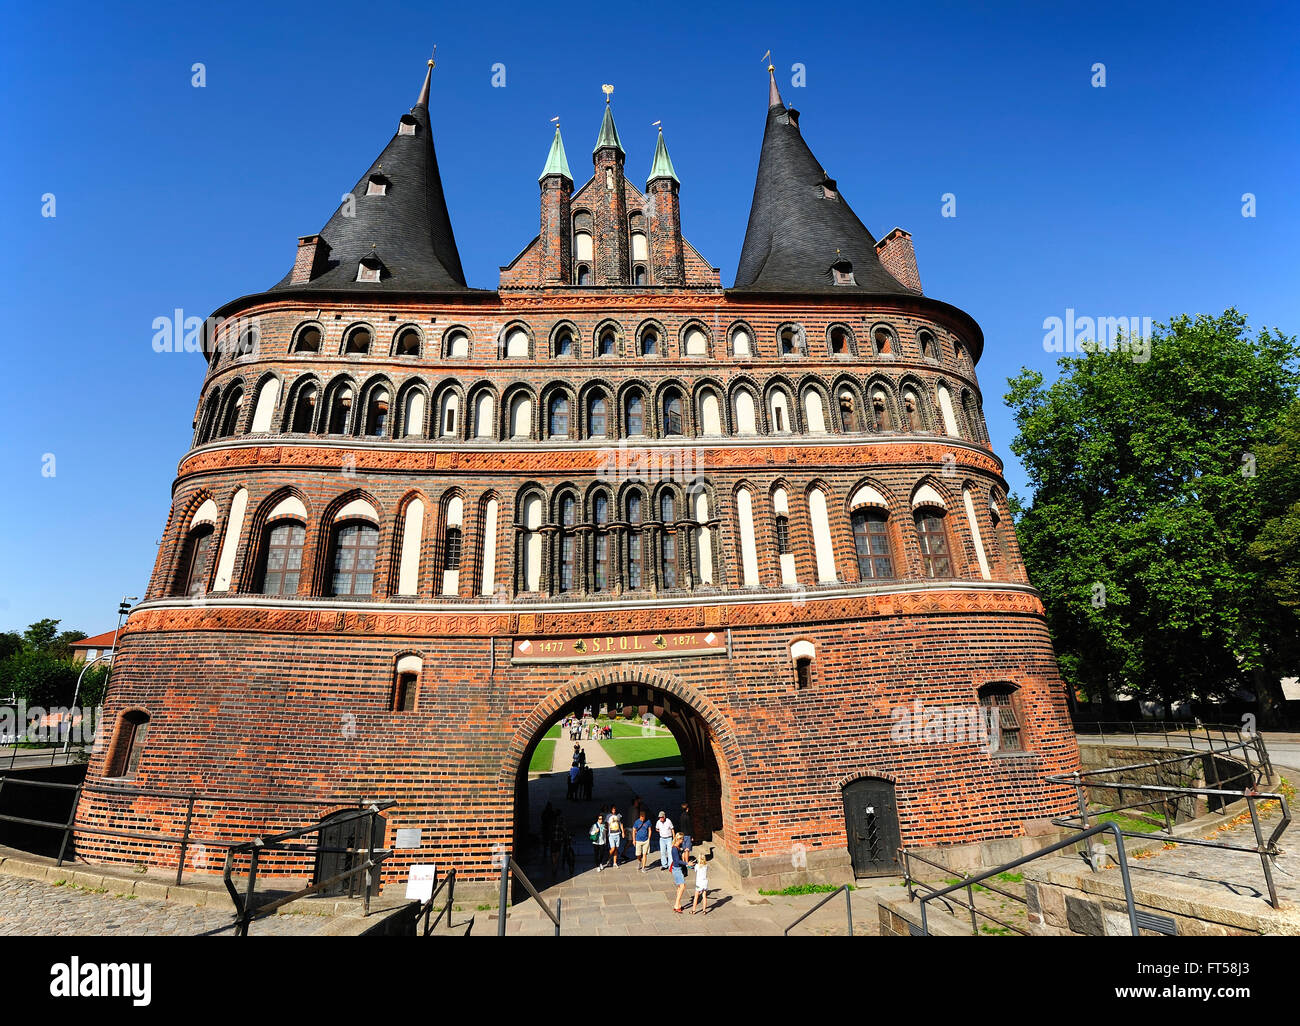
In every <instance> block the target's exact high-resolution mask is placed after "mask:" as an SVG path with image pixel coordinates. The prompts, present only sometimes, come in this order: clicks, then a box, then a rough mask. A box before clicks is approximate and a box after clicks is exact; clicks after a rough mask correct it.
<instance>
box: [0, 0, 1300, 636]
mask: <svg viewBox="0 0 1300 1026" xmlns="http://www.w3.org/2000/svg"><path fill="white" fill-rule="evenodd" d="M189 8H190V5H165V6H164V5H142V4H119V5H104V4H98V3H96V4H90V3H72V4H60V3H54V4H47V5H40V6H37V5H25V6H21V7H20V6H18V5H11V7H10V10H9V11H8V12H7V14H6V31H5V33H4V38H3V39H2V40H0V57H2V58H3V59H2V60H0V81H2V82H3V87H4V93H3V95H4V96H5V97H6V98H7V102H6V103H5V104H4V105H3V108H0V125H2V126H3V128H2V137H3V139H4V140H5V143H6V146H5V152H6V155H7V158H8V159H6V160H5V161H3V163H0V195H3V196H4V197H5V199H4V203H5V216H4V219H3V222H0V223H2V224H3V246H2V247H0V263H2V264H3V268H2V270H3V274H2V275H0V280H2V281H3V288H4V295H3V299H4V309H5V310H6V312H7V313H8V324H7V338H8V342H7V344H6V346H5V350H4V351H5V358H6V363H5V369H6V372H7V373H6V375H5V386H6V387H5V388H4V396H5V398H6V411H5V412H6V416H5V417H4V418H3V426H2V427H0V432H3V436H4V441H3V446H2V447H0V483H2V484H3V488H0V629H7V628H20V627H22V626H24V625H26V624H27V623H29V622H31V621H33V620H35V619H37V618H39V617H43V616H52V617H56V618H60V619H62V620H63V621H64V626H65V627H77V628H80V629H82V630H85V631H87V632H88V633H92V634H93V633H97V632H98V631H101V630H105V629H110V628H111V627H112V626H113V624H114V612H115V609H116V603H117V600H118V598H119V597H120V596H121V595H123V594H130V595H141V594H143V591H144V588H145V585H146V582H147V580H148V576H149V573H150V572H151V569H152V566H153V562H154V557H155V552H156V543H157V540H158V538H159V536H160V534H161V531H162V529H163V525H164V521H165V517H166V513H167V509H168V504H169V496H170V488H171V483H172V480H173V477H174V475H175V471H176V465H177V461H178V460H179V458H180V457H181V456H182V455H183V453H184V451H185V449H186V447H187V446H188V444H189V440H190V437H191V432H190V427H189V425H190V421H191V417H192V416H193V412H194V406H195V403H196V401H197V397H198V388H199V384H200V382H201V379H202V375H203V365H202V362H201V360H200V358H199V357H197V356H193V355H176V354H158V353H156V352H154V350H153V348H152V346H151V344H150V343H151V338H152V335H153V329H152V327H151V325H152V322H153V320H154V318H155V317H159V316H170V314H171V312H172V311H173V310H174V309H176V308H181V309H183V310H184V311H185V312H186V314H187V315H197V316H200V317H203V316H207V314H209V313H210V312H211V311H212V310H214V309H215V308H217V307H218V306H220V305H221V304H222V303H224V302H226V301H227V300H230V299H233V298H235V297H237V296H240V295H244V294H246V293H251V292H257V291H260V290H262V289H264V288H266V287H268V286H270V285H271V284H273V283H274V282H275V281H277V280H278V279H279V278H280V277H281V276H282V275H283V274H284V273H285V272H286V270H287V269H288V268H289V267H290V265H291V263H292V260H293V253H294V247H295V243H296V238H297V236H299V235H303V234H308V233H311V232H315V231H318V230H319V229H320V227H321V226H322V225H323V224H324V223H325V221H326V220H327V219H328V217H329V215H330V213H331V212H332V210H333V209H334V207H335V206H336V205H337V203H338V200H339V196H340V195H341V193H342V192H343V191H345V190H346V189H347V188H349V187H350V186H351V185H352V184H353V183H354V182H355V181H356V179H357V178H358V177H359V176H360V174H361V173H362V172H363V171H364V170H365V169H366V167H368V166H369V163H370V161H371V160H373V159H374V157H375V155H376V154H378V152H379V151H380V150H381V149H382V147H383V146H384V144H385V143H386V142H387V140H388V138H389V137H390V135H391V133H392V131H393V126H394V125H395V123H396V119H397V117H398V115H400V114H401V113H403V112H404V111H405V110H406V109H407V108H409V107H410V105H411V104H412V103H413V102H414V100H415V96H416V93H417V91H418V89H419V85H420V81H421V79H422V77H423V73H424V61H425V59H426V57H427V56H428V53H429V50H430V48H431V46H432V44H433V43H435V42H436V43H437V44H438V68H437V71H436V72H435V81H434V93H433V103H432V104H431V106H432V108H433V121H434V132H435V138H436V141H437V146H438V154H439V159H440V162H441V166H442V174H443V180H444V183H445V186H446V190H447V196H448V201H449V205H450V208H451V212H452V219H453V222H454V226H455V230H456V237H457V241H458V243H459V246H460V252H461V258H462V260H463V262H464V266H465V272H466V274H467V276H468V278H469V280H470V284H472V285H475V286H479V287H483V288H492V287H494V286H495V285H496V281H497V268H498V267H499V266H500V265H501V264H504V263H506V262H507V261H508V260H509V259H510V258H511V257H513V256H514V255H515V254H516V253H517V252H518V250H519V249H520V248H521V247H522V246H523V244H524V243H526V242H527V241H528V240H529V239H530V238H532V236H533V235H534V234H535V232H536V230H537V184H536V179H537V174H538V171H539V170H540V168H541V166H542V163H543V161H544V159H545V156H546V151H547V147H548V145H549V141H550V135H551V127H550V124H549V119H550V118H551V117H553V116H555V115H559V116H561V118H562V123H563V129H564V133H565V139H566V143H567V146H568V152H569V158H570V162H571V165H572V166H573V168H574V172H575V174H577V175H579V177H582V176H583V175H584V168H585V167H586V161H587V159H588V154H589V152H590V147H591V144H592V142H594V140H595V136H596V131H597V128H598V127H599V119H600V115H601V107H602V103H603V99H602V96H601V92H600V85H601V83H603V82H612V83H614V85H615V86H616V91H615V94H614V110H615V115H616V118H617V121H618V125H619V130H620V133H621V135H622V138H623V142H624V145H625V146H626V148H627V151H628V168H629V173H630V174H631V175H632V176H634V177H635V178H637V179H639V178H641V177H643V176H644V175H645V173H646V172H647V171H648V170H649V166H650V159H651V156H652V154H653V144H654V138H655V136H654V129H653V128H652V127H651V123H652V122H653V121H656V120H659V119H662V120H663V122H664V128H665V134H666V138H667V141H668V143H669V147H670V149H671V152H672V157H673V161H674V163H675V165H676V168H677V172H678V175H679V176H680V178H681V180H682V222H683V228H684V231H685V233H686V234H687V236H688V237H689V238H690V239H691V241H692V242H693V243H694V244H695V246H696V247H697V248H698V249H699V250H700V252H701V253H703V254H704V255H705V257H706V258H708V259H709V260H710V261H711V262H713V263H714V264H716V265H717V266H719V267H720V268H721V269H722V279H723V282H724V284H730V282H731V280H732V278H733V277H734V275H735V270H736V262H737V259H738V257H739V254H740V246H741V241H742V238H743V235H744V228H745V222H746V219H747V217H748V213H749V201H750V197H751V194H752V190H753V176H754V170H755V166H756V162H757V156H758V148H759V143H760V141H761V138H762V131H763V118H764V112H765V106H766V88H767V86H766V75H765V74H764V72H763V64H762V62H761V60H760V58H761V55H762V54H763V52H764V51H765V50H767V49H768V48H771V49H772V50H773V52H774V59H775V63H776V65H777V69H778V75H779V81H780V84H781V87H782V92H783V95H784V97H785V99H786V101H787V102H788V103H790V104H792V105H793V106H796V107H798V108H799V109H800V110H801V111H802V114H803V116H802V119H801V127H802V129H803V132H804V137H805V139H807V140H808V142H809V144H810V145H811V147H812V149H813V152H814V153H816V154H817V156H818V157H819V158H820V160H821V162H822V163H823V165H824V166H825V167H826V169H827V171H828V172H829V174H830V175H831V176H832V177H833V178H835V179H837V180H838V182H839V186H840V189H841V191H842V193H843V195H844V196H845V198H846V199H848V201H849V202H850V203H851V204H852V205H853V207H854V209H855V210H856V211H857V213H858V215H859V216H860V217H861V218H862V219H863V221H864V222H865V223H866V224H867V226H868V227H869V228H870V229H871V230H872V231H873V232H874V233H875V234H876V235H877V237H879V236H880V235H882V234H884V233H885V232H886V231H887V230H888V229H890V228H892V227H893V226H894V225H902V226H903V227H905V228H907V229H908V230H909V231H910V232H911V233H912V235H913V238H914V240H915V244H916V251H917V258H918V262H919V264H920V270H921V279H922V282H923V284H924V286H925V290H926V293H927V294H929V295H932V296H935V297H937V298H941V299H944V300H946V301H948V302H951V303H953V304H955V305H957V306H959V307H962V308H963V309H965V310H967V311H968V312H969V313H971V314H972V315H973V316H974V317H975V318H976V320H978V321H979V322H980V324H981V325H982V326H983V328H984V332H985V336H986V339H987V343H986V349H985V354H984V358H983V360H982V361H981V363H980V366H979V369H978V372H979V377H980V381H981V385H982V387H983V389H984V393H985V400H986V405H985V412H986V415H987V418H988V421H989V428H990V433H991V435H992V438H993V441H994V445H995V447H996V449H997V451H998V452H999V454H1000V455H1001V456H1002V457H1003V458H1004V459H1005V460H1007V477H1008V479H1009V480H1010V481H1011V483H1012V486H1013V488H1016V489H1017V490H1020V491H1022V492H1023V490H1024V486H1023V481H1024V477H1023V474H1022V472H1021V470H1020V468H1019V467H1018V466H1017V465H1016V463H1015V461H1014V460H1013V459H1012V458H1011V456H1010V452H1009V448H1008V444H1009V442H1010V439H1011V434H1012V428H1013V425H1012V422H1011V419H1010V416H1009V414H1008V412H1007V411H1006V409H1005V408H1004V406H1003V405H1002V401H1001V396H1002V394H1003V393H1004V392H1005V380H1006V378H1007V377H1008V375H1011V374H1014V373H1015V372H1016V371H1017V370H1018V369H1019V368H1020V367H1021V366H1022V365H1027V366H1030V367H1036V368H1040V369H1042V370H1043V371H1045V372H1047V373H1049V374H1050V373H1051V372H1052V369H1053V366H1054V357H1053V356H1052V355H1050V354H1048V353H1046V352H1044V351H1043V346H1042V340H1043V334H1044V332H1043V321H1044V319H1045V318H1048V317H1053V316H1057V317H1062V318H1063V317H1064V316H1065V312H1066V310H1067V308H1072V309H1074V310H1075V311H1077V313H1078V314H1079V315H1087V316H1107V317H1118V316H1126V317H1127V316H1149V317H1152V318H1154V319H1156V320H1164V319H1166V318H1168V317H1169V316H1171V315H1173V314H1177V313H1180V312H1197V311H1205V312H1216V313H1217V312H1220V311H1222V310H1223V309H1224V308H1226V307H1229V306H1236V307H1238V308H1239V309H1241V310H1242V311H1244V312H1245V313H1247V314H1248V315H1249V316H1250V318H1251V321H1252V324H1253V325H1255V326H1260V325H1265V324H1267V325H1276V326H1278V327H1280V328H1281V329H1282V330H1283V331H1285V332H1287V333H1289V334H1295V333H1298V332H1300V290H1298V289H1297V284H1300V274H1298V273H1297V272H1298V271H1300V266H1298V260H1297V243H1296V239H1297V228H1300V216H1298V215H1300V197H1298V195H1297V188H1296V182H1297V181H1298V180H1300V174H1298V172H1300V168H1298V167H1297V155H1298V154H1300V146H1298V145H1297V132H1298V130H1300V129H1298V127H1297V126H1298V125H1300V119H1297V117H1296V113H1295V100H1296V97H1297V96H1298V95H1300V73H1298V71H1300V69H1298V64H1300V57H1298V56H1297V54H1298V51H1297V48H1296V46H1295V40H1296V39H1297V38H1298V37H1300V15H1298V14H1297V13H1296V8H1295V7H1294V6H1293V5H1289V4H1278V5H1267V6H1256V7H1253V8H1247V9H1242V8H1238V7H1232V8H1223V7H1217V8H1216V7H1215V6H1213V5H1208V4H1206V5H1199V6H1198V5H1196V4H1187V3H1180V4H1143V5H1140V6H1139V5H1128V4H1105V3H1088V4H1065V5H1056V4H1053V5H1050V9H1048V8H1049V5H1045V4H1042V5H1040V4H1023V5H1020V4H1005V5H998V4H979V5H971V6H969V7H968V6H964V5H949V4H894V5H880V4H871V5H858V4H843V5H834V6H832V7H831V8H817V9H814V8H808V7H806V6H804V7H799V6H797V5H789V4H782V5H777V4H769V3H754V4H744V5H741V4H735V5H703V4H700V5H682V6H680V7H674V5H671V4H667V3H662V4H654V5H647V4H640V5H613V4H611V5H600V6H599V7H597V8H583V9H579V8H574V9H573V11H572V15H571V17H572V21H571V22H570V21H568V20H566V18H565V17H562V16H561V14H560V13H557V10H556V8H555V7H554V5H542V4H534V5H518V6H514V5H491V6H488V5H462V4H455V5H451V4H432V3H424V4H410V3H398V2H380V3H376V4H373V5H365V4H361V5H358V4H347V5H344V4H330V3H312V4H295V3H277V4H274V5H257V6H254V5H251V4H249V5H246V6H245V7H244V9H243V10H242V11H236V10H235V9H234V8H233V6H231V7H228V6H227V5H205V7H204V8H203V9H199V8H198V5H195V9H189ZM814 10H816V11H818V12H819V13H814ZM561 13H562V12H561ZM195 62H202V63H203V64H204V65H205V67H206V86H205V87H204V88H193V87H192V85H191V77H192V72H191V66H192V65H193V64H194V63H195ZM796 62H798V63H800V64H802V65H803V66H804V69H805V84H804V85H803V86H801V87H796V86H795V85H793V84H792V74H793V73H792V70H791V68H792V65H794V64H795V63H796ZM1098 62H1101V63H1104V64H1105V66H1106V86H1105V88H1094V87H1093V86H1092V85H1091V79H1092V77H1093V72H1092V70H1091V69H1092V66H1093V65H1094V64H1096V63H1098ZM498 63H499V64H502V65H504V66H505V87H504V88H494V87H493V86H492V74H493V65H494V64H498ZM1248 192H1249V193H1253V194H1254V195H1255V196H1256V202H1257V216H1256V217H1254V218H1245V217H1243V216H1242V199H1241V197H1242V194H1243V193H1248ZM46 193H53V194H54V196H55V203H56V207H55V212H56V216H55V217H53V218H47V217H42V216H41V210H42V196H43V195H45V194H46ZM945 193H952V194H953V195H954V196H955V197H956V214H957V216H956V217H952V218H945V217H943V216H941V203H942V200H941V197H942V196H943V195H944V194H945ZM47 453H48V454H53V455H54V458H55V463H54V470H55V473H54V475H53V476H46V475H44V474H43V473H42V470H43V468H45V467H48V462H47V461H46V460H45V454H47Z"/></svg>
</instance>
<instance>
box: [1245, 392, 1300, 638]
mask: <svg viewBox="0 0 1300 1026" xmlns="http://www.w3.org/2000/svg"><path fill="white" fill-rule="evenodd" d="M1255 455H1256V470H1257V472H1258V474H1259V501H1260V506H1261V508H1262V511H1263V514H1264V517H1265V520H1264V524H1263V527H1262V528H1261V529H1260V532H1259V535H1258V537H1256V539H1255V540H1254V542H1252V543H1251V546H1250V554H1251V556H1252V557H1254V558H1255V560H1256V561H1258V563H1259V564H1260V566H1261V568H1262V570H1263V572H1264V581H1265V584H1266V585H1267V586H1268V589H1269V591H1270V592H1271V593H1272V594H1273V595H1274V597H1276V598H1277V600H1278V601H1279V602H1280V603H1281V604H1282V605H1284V606H1286V607H1287V608H1288V609H1291V610H1292V611H1293V612H1294V613H1295V614H1296V616H1297V617H1300V402H1297V403H1295V404H1294V405H1292V406H1291V408H1290V409H1289V410H1287V413H1286V416H1284V417H1282V418H1281V419H1280V420H1279V421H1278V424H1277V430H1276V432H1275V435H1274V438H1273V440H1272V441H1271V443H1270V444H1268V445H1263V446H1260V449H1259V452H1258V453H1256V454H1255Z"/></svg>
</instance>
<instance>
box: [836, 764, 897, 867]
mask: <svg viewBox="0 0 1300 1026" xmlns="http://www.w3.org/2000/svg"><path fill="white" fill-rule="evenodd" d="M844 822H845V826H846V827H847V829H848V836H849V854H850V855H851V856H852V858H853V874H854V875H855V876H888V875H889V874H891V873H897V872H898V845H899V832H898V804H897V802H896V801H895V799H894V785H893V782H892V781H889V780H883V779H881V778H880V777H860V778H858V779H857V780H854V781H851V782H850V783H848V784H846V785H845V787H844Z"/></svg>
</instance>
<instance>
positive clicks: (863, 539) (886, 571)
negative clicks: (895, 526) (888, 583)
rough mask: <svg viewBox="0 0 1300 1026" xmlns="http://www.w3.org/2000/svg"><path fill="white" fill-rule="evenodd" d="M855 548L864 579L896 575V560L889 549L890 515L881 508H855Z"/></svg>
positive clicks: (860, 575) (860, 574) (851, 516)
mask: <svg viewBox="0 0 1300 1026" xmlns="http://www.w3.org/2000/svg"><path fill="white" fill-rule="evenodd" d="M849 519H850V520H851V521H852V523H853V548H854V551H855V552H856V553H857V557H858V577H860V578H861V579H862V580H864V581H866V580H872V579H876V578H889V577H893V576H894V561H893V558H892V557H891V555H890V551H889V523H888V516H887V515H886V513H885V511H884V510H880V509H855V510H854V511H853V513H852V514H851V515H850V517H849Z"/></svg>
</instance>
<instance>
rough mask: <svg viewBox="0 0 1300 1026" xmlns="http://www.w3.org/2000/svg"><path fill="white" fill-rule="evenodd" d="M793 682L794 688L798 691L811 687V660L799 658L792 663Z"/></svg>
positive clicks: (804, 657)
mask: <svg viewBox="0 0 1300 1026" xmlns="http://www.w3.org/2000/svg"><path fill="white" fill-rule="evenodd" d="M794 681H795V687H796V688H798V689H799V690H800V691H803V690H804V689H805V688H810V687H812V660H811V659H809V658H808V657H807V656H800V657H799V658H798V659H796V660H795V661H794Z"/></svg>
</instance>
